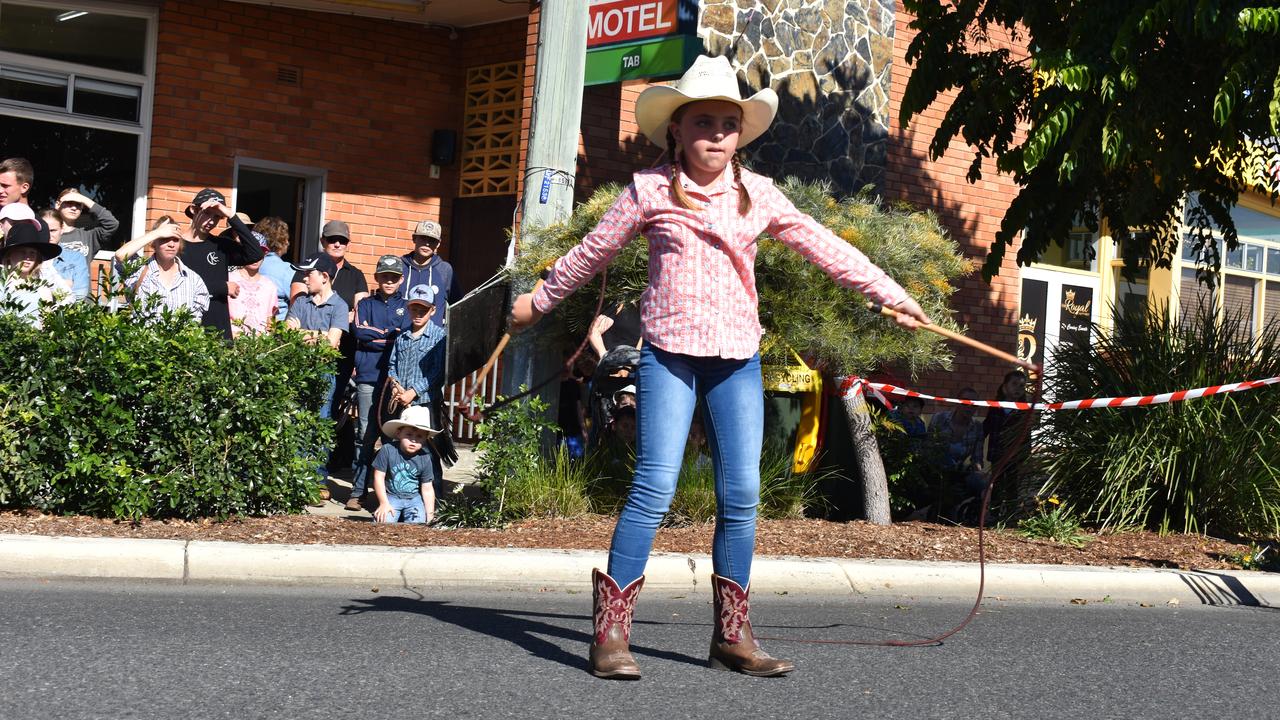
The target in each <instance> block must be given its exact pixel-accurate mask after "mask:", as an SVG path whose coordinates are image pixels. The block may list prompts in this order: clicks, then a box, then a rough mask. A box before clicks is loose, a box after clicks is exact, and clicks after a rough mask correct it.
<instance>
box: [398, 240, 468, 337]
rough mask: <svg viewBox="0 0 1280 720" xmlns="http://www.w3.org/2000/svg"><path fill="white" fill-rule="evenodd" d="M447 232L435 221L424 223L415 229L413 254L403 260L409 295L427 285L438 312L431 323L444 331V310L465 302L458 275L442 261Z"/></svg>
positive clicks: (405, 282)
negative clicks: (443, 239)
mask: <svg viewBox="0 0 1280 720" xmlns="http://www.w3.org/2000/svg"><path fill="white" fill-rule="evenodd" d="M443 234H444V228H442V227H440V223H438V222H436V221H435V220H423V221H422V222H420V223H418V224H417V226H415V227H414V228H413V252H410V253H408V254H406V255H404V256H403V259H404V285H402V286H401V288H402V289H403V290H404V291H405V292H407V291H408V290H409V289H410V288H415V287H418V286H419V285H425V286H427V287H429V288H431V292H433V293H435V296H436V304H437V305H438V306H439V309H438V311H437V312H436V314H435V315H433V316H432V318H431V322H433V323H435V324H436V325H439V326H440V327H444V319H445V318H444V315H445V313H444V309H445V308H447V307H449V303H454V302H457V301H458V300H460V299H462V286H461V285H459V284H458V275H457V273H455V272H454V271H453V266H452V265H450V264H449V263H448V262H446V261H445V259H444V258H442V257H440V238H441V236H442V235H443Z"/></svg>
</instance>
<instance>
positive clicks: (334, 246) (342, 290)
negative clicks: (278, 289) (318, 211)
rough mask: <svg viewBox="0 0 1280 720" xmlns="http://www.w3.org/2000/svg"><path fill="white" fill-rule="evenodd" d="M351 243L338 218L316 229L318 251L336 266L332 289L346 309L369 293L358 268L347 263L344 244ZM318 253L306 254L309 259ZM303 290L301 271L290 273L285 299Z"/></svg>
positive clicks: (305, 290) (291, 298)
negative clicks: (336, 270)
mask: <svg viewBox="0 0 1280 720" xmlns="http://www.w3.org/2000/svg"><path fill="white" fill-rule="evenodd" d="M349 245H351V230H350V229H349V228H348V227H347V224H346V223H345V222H343V221H341V220H330V221H329V222H327V223H325V224H324V228H323V229H322V230H321V231H320V253H324V254H325V255H328V256H329V259H330V260H332V261H333V264H334V265H336V266H337V267H338V274H337V275H336V276H335V277H334V278H333V291H334V292H335V293H337V294H338V297H340V298H342V301H343V302H345V303H346V304H347V307H348V308H353V309H354V308H355V307H356V306H357V305H359V304H360V301H361V300H363V299H365V298H366V297H368V296H369V281H368V280H366V279H365V276H364V273H363V272H361V271H360V268H358V267H356V266H355V265H352V264H351V263H349V262H347V247H348V246H349ZM320 253H314V254H312V255H309V256H308V257H307V261H308V262H309V261H310V260H311V259H312V258H314V257H316V256H317V255H319V254H320ZM306 292H307V285H306V282H305V278H304V277H303V275H302V273H297V274H295V275H294V276H293V283H292V284H290V286H289V300H290V302H292V301H293V300H295V299H296V298H297V297H298V296H299V295H302V294H305V293H306Z"/></svg>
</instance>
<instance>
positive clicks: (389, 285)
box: [346, 255, 409, 510]
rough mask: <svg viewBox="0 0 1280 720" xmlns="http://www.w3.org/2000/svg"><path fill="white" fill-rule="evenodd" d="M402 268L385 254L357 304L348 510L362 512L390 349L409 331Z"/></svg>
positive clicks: (375, 440) (393, 258)
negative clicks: (357, 415)
mask: <svg viewBox="0 0 1280 720" xmlns="http://www.w3.org/2000/svg"><path fill="white" fill-rule="evenodd" d="M403 272H404V270H403V265H402V263H401V262H400V258H399V257H397V256H395V255H383V256H382V257H380V258H378V265H377V266H376V267H375V268H374V271H373V281H374V283H375V285H376V289H375V290H374V293H373V294H372V295H370V296H369V297H367V298H365V299H363V300H361V301H360V302H359V303H358V304H357V305H356V316H355V320H354V322H353V327H354V329H355V336H356V369H355V374H354V376H353V378H354V380H355V383H356V407H357V408H358V409H359V411H360V419H359V422H358V424H357V427H356V456H355V460H354V465H355V469H356V472H355V476H354V477H353V478H352V480H351V496H350V497H349V498H347V504H346V508H347V509H348V510H359V509H360V500H361V497H363V496H364V494H365V487H366V485H367V484H368V477H369V461H370V459H371V458H372V457H373V446H374V444H375V443H376V442H377V441H378V424H377V423H376V422H371V420H370V418H371V416H372V415H373V414H374V408H375V401H376V399H377V396H378V388H379V387H381V386H382V384H383V383H384V382H385V380H386V377H387V362H388V360H389V356H390V351H391V347H392V346H393V344H394V343H395V340H396V338H397V337H398V336H399V335H400V333H401V332H402V331H404V330H407V329H409V313H408V310H407V309H406V308H405V301H404V298H403V297H400V281H401V279H402V278H403Z"/></svg>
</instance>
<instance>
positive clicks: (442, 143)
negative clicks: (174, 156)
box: [431, 130, 458, 165]
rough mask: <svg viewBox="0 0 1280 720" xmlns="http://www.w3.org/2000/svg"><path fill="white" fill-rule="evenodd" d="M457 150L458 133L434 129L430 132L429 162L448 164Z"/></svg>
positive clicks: (451, 161)
mask: <svg viewBox="0 0 1280 720" xmlns="http://www.w3.org/2000/svg"><path fill="white" fill-rule="evenodd" d="M457 152H458V133H456V132H454V131H452V130H435V131H432V133H431V164H432V165H450V164H452V163H453V158H454V156H455V155H456V154H457Z"/></svg>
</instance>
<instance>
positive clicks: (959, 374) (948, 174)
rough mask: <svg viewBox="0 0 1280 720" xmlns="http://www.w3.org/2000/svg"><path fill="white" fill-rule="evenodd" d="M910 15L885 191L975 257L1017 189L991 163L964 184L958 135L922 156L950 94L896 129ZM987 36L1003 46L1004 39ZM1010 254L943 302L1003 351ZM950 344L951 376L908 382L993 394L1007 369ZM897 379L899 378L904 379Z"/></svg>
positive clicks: (964, 156)
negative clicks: (931, 218)
mask: <svg viewBox="0 0 1280 720" xmlns="http://www.w3.org/2000/svg"><path fill="white" fill-rule="evenodd" d="M911 20H912V16H911V15H908V14H906V13H903V12H899V13H898V15H897V28H896V33H895V36H894V42H893V71H892V72H893V81H892V85H891V88H892V93H891V96H890V116H891V117H890V118H889V121H890V145H889V159H888V167H887V170H886V173H885V194H886V195H887V196H889V197H891V198H896V199H902V200H907V201H910V202H912V203H914V204H915V205H917V206H919V207H922V208H928V209H931V210H933V211H934V212H936V213H937V214H938V217H939V219H940V220H941V222H942V224H943V225H944V226H945V227H946V228H947V230H948V231H949V232H950V233H951V236H952V237H953V238H954V239H955V240H956V241H957V242H958V243H959V244H960V247H961V250H962V252H963V253H964V254H965V255H966V256H968V257H970V258H972V259H974V260H975V261H977V262H981V261H982V260H984V259H985V257H986V254H987V249H988V248H989V247H990V245H991V243H992V242H993V241H994V239H995V234H996V231H997V230H998V229H999V227H1000V220H1001V218H1002V217H1003V216H1004V212H1005V210H1006V209H1008V207H1009V203H1010V202H1012V200H1013V198H1014V196H1015V195H1016V194H1017V186H1016V185H1015V184H1014V183H1013V181H1012V180H1011V179H1010V178H1008V177H1007V176H999V175H996V173H995V167H994V163H992V162H988V163H987V165H986V167H984V173H983V179H982V180H981V181H979V182H978V183H977V184H976V185H971V184H969V182H968V181H967V180H965V175H966V173H967V172H968V169H969V163H970V162H971V161H972V160H973V152H972V150H971V149H970V148H969V147H968V146H967V145H965V144H964V143H963V142H962V141H960V140H952V142H951V145H950V147H949V148H948V150H947V152H946V154H945V155H944V156H943V157H941V158H939V159H938V160H934V161H931V160H929V143H930V141H932V139H933V133H934V132H935V131H936V130H937V128H938V125H939V124H940V122H941V120H942V116H943V113H944V111H945V109H946V106H947V103H949V102H950V100H951V98H952V96H942V97H941V98H940V99H939V100H938V101H937V102H935V103H934V105H932V106H931V107H930V108H929V109H928V110H926V111H925V112H924V113H923V114H921V115H918V116H916V117H915V118H914V119H912V121H911V125H910V127H908V128H905V129H904V128H903V127H902V125H901V123H900V122H899V121H898V113H899V110H900V109H901V106H902V91H903V89H904V88H905V87H906V84H907V79H908V78H909V77H910V75H911V68H910V67H909V66H908V65H907V64H906V52H907V46H908V45H910V43H911V40H912V38H914V37H915V31H914V30H912V29H911V28H910V27H908V25H907V24H908V23H909V22H911ZM993 40H994V41H995V42H1003V43H1004V44H1005V45H1006V46H1007V45H1008V44H1009V43H1008V38H993ZM1015 256H1016V248H1010V249H1008V251H1007V252H1006V255H1005V260H1004V264H1003V265H1002V266H1001V270H1000V274H999V275H997V276H996V277H994V278H992V281H991V283H990V284H987V283H985V282H983V280H982V277H981V275H980V274H979V273H976V272H975V273H974V274H973V275H971V276H969V277H968V278H966V279H964V280H962V281H960V283H959V285H958V286H959V290H958V291H957V292H956V294H955V295H954V296H952V302H951V307H952V309H953V310H955V317H956V319H957V320H958V321H959V322H960V323H962V324H963V325H965V326H967V327H968V329H969V334H970V335H971V336H972V337H974V338H977V339H978V340H981V341H983V342H985V343H989V344H991V345H994V346H995V347H997V348H1000V349H1001V350H1005V351H1007V352H1015V351H1016V347H1017V311H1018V295H1019V273H1018V268H1017V265H1016V264H1015V263H1014V260H1013V259H1014V257H1015ZM951 347H952V350H953V351H954V352H955V356H956V358H955V365H954V370H953V371H952V372H951V373H934V374H932V375H929V376H925V377H922V378H920V379H919V380H918V381H916V382H914V383H909V384H911V385H912V386H914V387H918V388H919V389H921V390H923V391H925V392H928V393H931V394H950V393H954V392H957V391H958V390H959V389H960V388H962V387H965V386H973V387H974V388H976V389H977V390H978V395H979V396H980V397H983V398H994V397H995V389H996V387H997V386H998V385H999V383H1000V378H1001V376H1002V375H1003V374H1004V372H1005V371H1006V370H1008V369H1009V368H1007V367H1005V366H1004V365H1001V364H998V363H997V361H995V360H993V359H991V358H990V357H988V356H987V355H983V354H980V353H977V352H975V351H971V350H969V349H967V348H965V347H963V346H956V345H954V344H953V345H952V346H951ZM899 379H900V380H902V381H903V382H907V378H905V377H902V378H899Z"/></svg>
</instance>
